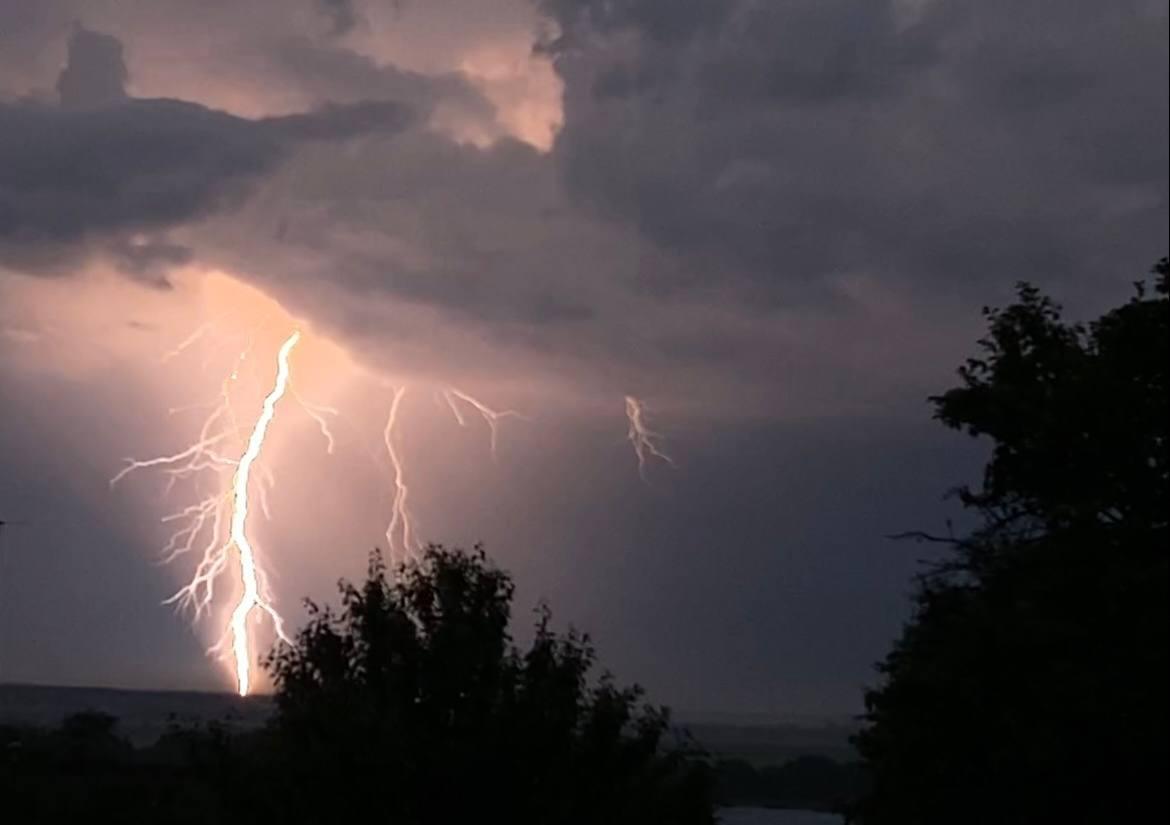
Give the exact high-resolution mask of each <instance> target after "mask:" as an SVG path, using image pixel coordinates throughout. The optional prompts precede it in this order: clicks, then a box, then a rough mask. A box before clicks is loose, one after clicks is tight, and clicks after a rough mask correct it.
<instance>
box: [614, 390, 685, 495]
mask: <svg viewBox="0 0 1170 825" xmlns="http://www.w3.org/2000/svg"><path fill="white" fill-rule="evenodd" d="M626 418H627V419H628V420H629V423H630V427H629V430H628V431H627V433H626V437H627V438H628V439H629V441H630V444H632V445H633V447H634V455H635V456H637V458H638V475H639V476H641V477H642V480H643V481H646V464H647V462H648V461H649V460H650V459H651V458H657V459H658V460H659V461H662V462H664V463H666V464H669V465H670V466H671V467H675V466H677V465H676V464H675V463H674V459H673V458H671V457H670V456H669V455H667V454H666V453H665V452H663V450H662V447H661V446H659V445H660V443H661V440H662V434H661V433H657V432H655V431H654V430H652V429H650V428H649V427H648V426H647V425H646V408H645V405H644V404H643V403H642V402H641V401H639V400H638V399H637V398H635V397H634V396H632V395H627V396H626Z"/></svg>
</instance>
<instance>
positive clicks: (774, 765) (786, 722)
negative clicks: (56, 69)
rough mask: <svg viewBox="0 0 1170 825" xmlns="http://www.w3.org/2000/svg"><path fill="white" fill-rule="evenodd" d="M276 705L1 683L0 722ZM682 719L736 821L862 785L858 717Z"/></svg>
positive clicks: (196, 717) (241, 727)
mask: <svg viewBox="0 0 1170 825" xmlns="http://www.w3.org/2000/svg"><path fill="white" fill-rule="evenodd" d="M272 710H273V705H272V700H271V698H270V697H267V696H251V697H247V698H240V697H238V696H236V695H234V694H229V693H204V692H194V691H152V690H123V689H116V688H89V687H56V686H43V685H12V684H7V685H0V728H2V727H8V728H10V729H29V728H37V729H46V730H47V729H52V728H56V727H58V726H59V725H60V724H61V722H62V720H63V719H64V718H66V717H67V716H69V715H71V714H75V713H82V712H99V713H102V714H107V715H109V716H112V717H114V718H116V719H117V729H116V730H117V735H118V736H119V737H120V738H123V739H125V740H126V741H127V742H129V743H130V744H131V745H133V746H134V747H135V748H137V749H147V748H150V747H151V746H153V745H155V743H157V742H158V740H159V738H160V737H162V736H163V735H164V734H166V733H167V732H168V731H172V730H174V729H175V728H188V729H190V728H194V729H205V728H206V727H207V726H208V725H215V726H218V727H221V728H224V729H226V730H228V731H236V732H247V731H252V730H257V729H259V728H261V727H262V726H263V725H264V723H265V722H266V721H267V719H268V718H269V716H270V715H271V713H272ZM676 721H677V723H678V726H679V727H681V728H685V729H686V730H687V731H689V733H690V735H691V736H692V737H693V738H694V739H695V740H696V741H697V742H698V744H699V745H700V746H701V747H702V748H703V750H705V751H706V752H707V753H708V754H709V755H710V758H711V762H712V764H713V765H714V766H715V767H716V772H717V776H718V796H719V801H720V802H721V803H722V804H724V805H727V806H736V807H737V809H736V810H733V811H729V812H728V813H727V815H726V817H725V821H727V822H729V823H735V824H736V825H738V823H757V822H758V823H761V825H763V824H764V823H767V824H768V825H772V823H775V825H787V823H789V822H791V823H800V824H801V825H803V823H805V822H807V823H809V824H810V825H813V823H815V825H821V823H831V822H834V821H835V820H833V819H832V818H828V819H823V818H816V817H811V818H810V817H809V816H808V815H805V819H800V818H799V815H798V814H796V813H794V814H781V813H774V814H773V813H769V812H767V811H764V810H760V809H764V808H773V809H778V808H787V809H807V810H809V811H831V810H834V809H837V808H838V807H839V806H840V805H841V804H842V803H843V802H844V801H846V800H847V799H849V798H851V797H852V796H853V795H854V794H855V793H856V791H857V788H858V787H859V784H860V775H859V771H858V769H857V766H856V758H857V757H856V753H855V751H854V750H853V748H852V746H851V745H850V743H849V737H850V735H851V734H852V733H853V731H854V725H853V723H852V720H850V719H848V718H847V717H846V718H838V719H770V718H769V719H764V718H760V717H750V716H742V715H737V714H731V713H707V714H699V713H694V714H679V715H678V717H677V718H676ZM749 809H755V810H749ZM786 816H787V817H788V818H784V817H786ZM793 817H796V818H793Z"/></svg>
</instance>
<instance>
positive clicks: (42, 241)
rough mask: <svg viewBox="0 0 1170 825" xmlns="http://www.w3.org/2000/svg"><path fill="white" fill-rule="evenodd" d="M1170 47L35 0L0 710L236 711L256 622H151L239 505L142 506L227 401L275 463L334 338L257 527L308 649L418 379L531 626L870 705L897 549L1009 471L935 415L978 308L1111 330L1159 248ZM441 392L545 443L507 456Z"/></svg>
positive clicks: (6, 376) (821, 698)
mask: <svg viewBox="0 0 1170 825" xmlns="http://www.w3.org/2000/svg"><path fill="white" fill-rule="evenodd" d="M1167 34H1168V32H1167V9H1166V4H1165V3H1164V2H1158V1H1157V0H1120V1H1119V2H1112V3H1100V2H1097V1H1096V0H1063V1H1062V2H1039V1H1037V2H1019V0H1013V2H1007V0H982V1H981V2H951V0H888V1H887V2H881V0H874V1H873V2H864V3H859V2H846V0H790V1H782V0H776V1H775V2H770V1H769V0H756V1H755V2H753V1H752V0H709V2H703V1H702V0H700V1H698V2H687V3H684V2H676V0H604V1H603V0H426V2H423V0H396V1H394V0H248V1H247V2H239V0H232V2H228V1H227V0H205V2H201V3H190V2H180V0H150V2H147V1H146V0H142V1H141V2H137V1H136V0H71V1H70V0H38V2H35V3H29V2H25V0H0V461H2V462H3V465H2V466H3V472H2V474H0V518H3V519H8V520H10V521H12V522H13V524H11V525H10V526H9V527H7V528H6V531H5V533H4V534H3V536H2V537H0V680H14V681H33V682H45V683H75V684H108V685H123V686H160V687H196V688H213V689H224V688H229V687H230V679H229V678H228V673H227V670H226V669H225V667H224V666H223V665H222V664H221V663H218V662H216V661H213V660H212V659H209V658H208V657H207V656H206V655H205V648H206V647H208V646H209V644H212V643H214V642H215V641H216V639H217V638H218V637H219V632H220V630H222V622H220V623H219V624H218V625H217V621H220V620H221V619H222V618H223V614H222V610H223V609H224V604H226V603H227V602H221V601H217V605H218V606H217V608H216V609H217V610H219V611H220V612H219V614H217V613H216V611H215V610H213V611H212V615H210V616H207V617H204V618H203V619H201V620H200V621H199V622H197V623H195V624H194V625H192V623H191V621H190V620H191V617H190V616H189V615H181V614H176V613H175V612H174V611H173V609H172V608H171V607H166V606H161V605H160V602H161V601H162V600H163V599H165V598H166V597H167V596H169V595H170V594H171V593H172V592H174V591H175V590H176V589H177V588H178V587H181V586H182V585H183V584H184V583H185V582H186V581H187V580H188V579H189V577H190V576H191V575H192V571H193V570H194V567H195V563H196V562H197V558H196V556H197V554H187V555H185V556H183V557H180V558H179V559H176V560H175V562H174V563H172V564H169V565H163V564H160V563H159V559H160V556H159V548H160V546H162V545H164V544H165V542H166V540H167V536H168V534H169V532H170V531H171V530H172V529H173V528H174V526H175V522H165V523H164V522H161V521H160V519H162V518H164V517H165V516H166V515H167V514H168V513H171V512H174V511H175V510H179V509H182V508H183V507H184V506H186V505H187V504H189V503H192V502H193V501H195V500H198V496H199V494H200V493H201V492H206V488H207V485H208V484H210V485H212V486H214V485H215V484H221V483H223V481H224V478H230V472H229V473H227V474H226V475H225V474H223V473H220V474H219V475H216V473H215V472H214V471H212V472H211V474H210V476H208V477H200V478H196V479H186V480H180V482H179V483H178V484H176V485H175V486H174V488H172V489H170V490H169V491H168V490H167V488H166V484H167V476H166V474H165V473H158V472H153V471H150V470H146V471H143V472H138V473H135V474H133V475H132V476H131V477H129V478H127V479H125V480H124V482H121V483H119V484H118V485H116V486H115V487H113V488H111V486H110V484H109V483H108V482H109V479H110V478H111V477H112V476H113V475H115V474H116V473H117V472H118V471H119V470H120V469H122V467H123V466H124V460H125V459H126V458H127V457H136V458H149V457H151V456H154V455H159V454H165V453H171V452H175V451H179V450H182V449H183V448H184V447H185V446H186V445H188V444H190V443H192V441H194V440H197V439H198V436H199V431H200V424H201V421H202V416H203V415H206V414H207V408H203V412H202V413H201V412H200V411H199V409H198V408H195V409H191V408H190V407H191V406H192V405H195V406H196V407H197V405H199V404H202V403H204V402H207V401H208V400H209V399H211V401H213V402H214V400H215V399H216V397H217V394H218V393H219V392H220V391H221V388H222V387H224V386H226V385H225V383H224V382H225V379H226V378H228V376H229V375H230V374H232V373H233V372H238V373H239V382H238V386H239V387H240V388H241V389H239V391H238V392H237V391H236V390H235V389H233V390H232V392H233V393H234V394H233V395H232V396H231V398H232V414H233V416H237V417H238V418H239V419H241V420H243V421H245V422H247V423H246V424H245V425H244V429H245V430H246V429H247V427H248V426H250V422H252V421H254V420H255V418H256V416H257V414H258V411H259V409H260V400H261V399H262V397H263V394H264V393H265V392H266V391H267V388H269V387H270V386H271V383H272V380H273V373H274V370H275V360H274V359H275V353H276V348H277V346H278V345H279V343H280V340H282V339H283V337H285V336H287V335H288V334H289V333H290V332H291V331H292V330H293V329H300V330H302V331H303V333H304V336H305V337H304V344H302V345H299V346H301V350H300V351H299V352H297V353H295V354H294V360H293V363H292V370H293V378H292V381H293V384H292V386H293V388H294V390H295V392H296V397H295V398H291V397H290V398H289V399H288V402H287V405H285V406H282V407H280V408H279V411H278V414H277V417H276V419H275V420H274V423H273V425H272V429H271V436H270V441H271V443H269V444H267V445H266V450H265V452H264V454H263V455H262V457H261V462H262V473H261V474H262V475H264V476H265V480H262V481H261V482H259V484H260V485H261V486H264V487H265V489H267V490H268V494H267V498H268V500H267V504H268V510H269V513H268V516H269V517H268V518H267V519H264V518H263V517H262V514H261V513H260V512H259V510H258V509H256V508H254V512H253V516H252V521H251V522H250V523H249V529H250V533H251V535H253V536H254V538H255V541H256V544H257V546H258V547H259V548H260V550H259V552H260V553H261V554H262V557H263V560H264V564H265V566H266V569H267V571H268V573H269V578H270V581H269V584H270V585H271V596H272V601H273V604H274V606H275V607H277V608H278V609H279V610H280V611H281V612H282V613H284V614H285V615H286V618H287V619H288V620H289V621H290V623H292V624H294V625H295V624H296V623H297V622H298V621H299V620H300V619H301V618H302V615H303V614H302V613H301V610H300V607H299V604H300V599H301V598H302V597H304V596H311V597H313V598H316V599H319V600H323V599H324V600H327V599H329V598H331V597H332V593H333V588H334V583H335V582H336V579H337V578H338V577H339V576H355V575H359V574H360V572H361V570H362V565H363V561H364V558H365V554H366V553H367V552H368V551H369V549H370V548H371V547H373V546H374V545H375V544H382V545H384V544H385V541H386V540H385V537H384V535H383V533H384V531H385V529H386V525H387V524H388V522H389V521H390V519H391V517H392V515H393V512H392V503H393V498H394V492H395V487H394V477H395V474H394V469H393V464H392V462H391V460H390V456H389V454H388V453H387V451H386V447H385V443H384V427H385V424H386V418H387V415H388V414H389V410H390V407H391V404H392V401H393V398H394V394H395V392H396V391H397V390H400V389H402V388H406V394H405V395H404V396H403V397H402V401H401V404H402V406H401V411H400V412H401V415H400V418H399V420H398V422H397V425H396V429H395V430H394V431H393V434H392V441H393V443H394V444H395V445H396V448H397V451H398V458H399V460H400V461H401V462H402V463H403V465H404V469H405V476H404V477H405V479H406V481H407V482H408V483H409V485H410V503H409V508H410V509H409V513H410V515H411V516H412V518H413V520H414V524H415V526H416V528H417V534H418V536H419V537H420V538H421V539H422V540H427V541H430V540H433V541H440V542H445V543H448V544H459V545H469V544H471V543H473V542H476V541H480V540H482V541H484V542H485V543H486V545H487V549H488V552H489V554H490V555H491V556H492V557H493V558H494V559H495V560H496V561H497V562H498V563H499V564H501V565H502V566H504V567H506V568H507V569H508V570H510V571H512V572H513V573H514V575H515V577H516V579H517V583H518V586H519V593H518V603H517V616H516V618H517V624H518V633H520V634H523V627H524V626H527V625H528V623H529V621H528V614H527V611H528V609H529V608H530V607H532V606H533V605H535V604H536V603H537V602H538V601H539V600H542V599H547V600H548V601H549V602H550V603H551V605H552V607H553V610H554V613H555V615H556V616H557V618H558V621H559V622H561V623H562V624H569V623H572V624H573V625H575V626H578V627H580V628H583V629H586V630H588V631H590V632H591V633H592V635H593V637H594V639H595V641H596V642H597V644H598V646H599V649H600V654H601V659H602V661H603V663H604V664H605V665H606V666H607V667H609V668H611V669H612V670H614V671H615V672H616V673H617V674H618V676H619V677H620V678H621V679H623V680H637V681H640V682H642V683H644V684H645V685H646V686H647V687H648V688H649V689H650V691H651V695H652V697H653V698H655V699H657V700H659V701H663V702H667V703H671V704H674V705H677V706H679V707H681V708H684V709H692V710H697V709H710V710H738V711H760V712H768V713H839V712H854V711H856V710H858V709H859V706H860V689H861V687H862V686H863V685H864V684H866V683H867V682H871V681H872V679H873V672H872V664H873V662H874V661H875V660H876V659H878V658H880V657H881V656H882V655H883V653H884V651H885V649H886V648H887V646H888V644H889V642H890V641H891V640H892V638H893V637H894V636H895V634H896V633H897V632H898V630H899V627H900V625H901V623H902V622H903V621H904V620H905V618H906V616H907V615H908V601H907V598H906V597H907V594H908V592H909V589H910V580H911V577H912V575H913V573H914V571H915V570H916V563H917V560H918V559H920V558H922V557H924V556H925V555H926V554H927V553H928V552H929V551H928V549H926V548H923V547H918V546H914V545H907V544H904V543H891V542H889V541H887V540H886V539H884V538H883V537H884V536H885V535H887V534H889V533H892V532H897V531H899V530H904V529H910V528H927V529H935V530H943V529H946V520H947V519H948V518H961V516H959V514H957V513H956V511H955V505H954V503H953V502H949V501H945V500H944V495H945V494H946V492H947V491H948V490H949V489H951V488H953V487H955V486H956V485H958V484H961V483H964V482H973V481H975V480H976V479H977V478H978V472H979V467H980V462H981V459H982V455H983V453H982V448H981V446H980V445H979V444H978V443H975V442H971V441H969V440H968V439H966V438H965V437H964V436H961V435H958V434H955V433H949V432H946V431H944V430H942V428H941V427H940V426H939V425H938V424H936V423H934V422H932V421H931V420H930V407H929V405H928V404H927V403H926V397H927V396H928V395H930V394H932V393H934V392H938V391H941V390H944V389H946V388H947V387H948V386H950V385H951V384H952V383H953V382H954V380H955V378H954V369H955V367H956V366H957V365H958V364H959V363H960V362H961V361H962V359H963V358H964V357H966V356H967V355H969V354H972V353H973V351H974V342H975V340H976V339H977V338H978V337H979V335H980V333H981V319H980V315H979V311H980V308H981V307H982V306H984V305H988V304H991V305H995V304H1002V303H1004V302H1006V301H1008V300H1010V296H1011V294H1012V288H1013V284H1014V283H1015V282H1017V281H1019V280H1030V281H1033V282H1035V283H1037V284H1039V285H1041V286H1042V287H1043V288H1045V289H1046V290H1048V291H1050V292H1052V293H1053V294H1054V295H1055V296H1056V297H1057V298H1058V299H1061V300H1063V301H1064V303H1065V304H1066V305H1067V306H1068V307H1069V308H1070V311H1072V312H1073V313H1074V314H1076V315H1078V316H1082V317H1088V316H1091V315H1092V314H1093V313H1095V312H1099V311H1100V310H1101V309H1103V308H1105V307H1107V306H1109V305H1111V304H1113V303H1116V302H1118V301H1120V300H1123V299H1124V298H1125V297H1127V296H1128V294H1129V293H1128V290H1129V289H1130V286H1129V285H1130V284H1131V282H1132V281H1134V280H1135V279H1137V278H1140V277H1141V276H1142V275H1143V274H1144V273H1145V272H1146V271H1147V270H1148V268H1149V267H1150V265H1151V264H1152V263H1153V262H1154V261H1155V260H1156V259H1158V258H1159V257H1161V256H1162V255H1164V254H1165V253H1166V249H1167V243H1168V239H1167V219H1168V215H1167V178H1168V160H1167V146H1168V143H1170V140H1168V134H1167V120H1168V113H1167V96H1168V90H1167ZM197 331H201V332H202V334H201V335H200V336H198V337H197V338H194V339H192V338H190V336H191V335H192V333H195V332H197ZM185 343H186V344H188V345H186V346H184V344H185ZM241 352H246V358H245V359H243V360H241V358H240V353H241ZM245 366H246V369H245ZM234 386H237V384H233V387H234ZM452 387H455V388H458V389H460V390H461V391H463V392H466V393H468V394H469V395H473V396H474V397H475V398H477V399H479V400H480V401H482V402H483V403H485V404H487V405H488V406H489V407H491V408H492V409H495V410H505V409H511V410H515V411H517V412H518V413H520V414H521V415H518V416H512V417H507V418H504V419H501V420H500V421H499V422H498V426H499V431H498V434H497V436H498V437H497V444H496V451H495V453H496V454H495V456H494V457H493V455H492V451H491V449H490V437H489V436H490V432H489V427H488V425H487V422H486V421H485V420H483V419H482V418H481V417H479V416H478V415H477V414H476V412H475V410H474V408H472V407H471V406H470V405H469V404H467V403H466V402H458V403H459V404H462V407H461V408H460V409H461V410H462V415H463V417H464V419H465V420H464V424H465V426H460V422H459V421H458V419H457V416H456V415H455V414H453V412H452V410H451V409H450V408H449V407H448V406H447V404H446V400H447V397H446V396H444V395H443V392H444V390H448V389H449V388H452ZM627 395H629V396H633V397H636V398H638V399H640V400H641V402H642V403H643V404H644V405H645V410H646V412H645V415H646V419H645V420H646V421H647V422H648V423H649V425H650V426H651V427H652V428H653V429H654V430H656V431H657V432H659V433H660V434H661V436H662V440H661V441H659V442H658V443H659V446H660V448H661V449H662V450H663V451H664V452H665V453H666V454H668V455H669V456H670V457H671V458H672V459H673V461H674V465H673V466H671V465H669V464H667V463H666V462H663V461H660V460H656V459H655V458H654V457H653V456H651V457H650V460H649V462H648V463H647V466H646V467H645V470H644V473H643V474H639V468H638V463H637V461H636V459H635V454H634V451H633V449H632V445H631V444H630V443H629V442H628V441H626V440H625V436H626V432H627V418H626V412H625V406H624V404H625V402H624V397H625V396H627ZM283 403H284V402H282V404H283ZM298 407H299V409H298ZM324 408H330V409H331V410H333V409H335V410H336V414H334V413H333V412H324V413H323V412H321V411H322V410H323V409H324ZM314 410H316V411H317V414H318V415H325V416H326V418H327V419H328V420H329V421H330V422H331V423H332V427H333V434H334V436H335V440H336V444H335V449H334V450H333V452H332V453H329V452H326V449H325V448H326V443H325V439H324V438H323V437H322V434H321V433H320V432H319V431H318V430H317V428H316V424H315V422H314V419H313V417H312V415H310V413H311V412H313V411H314ZM237 423H238V422H237ZM245 435H246V433H245ZM244 440H246V439H244ZM237 446H238V445H237ZM225 449H228V448H227V447H226V445H225ZM232 449H235V448H234V447H233V448H232ZM228 452H230V449H229V450H228ZM268 480H270V481H271V484H270V485H268V484H266V483H265V481H268ZM400 540H401V535H400ZM225 575H227V576H228V578H227V579H225V580H224V583H223V585H222V590H221V591H220V593H221V596H222V598H223V599H226V600H228V601H230V598H231V596H232V587H233V582H234V580H232V579H231V578H230V576H231V571H228V573H227V574H225ZM219 598H220V597H217V599H219ZM256 634H257V636H256V640H257V644H261V643H266V642H265V641H264V640H265V637H264V633H263V631H262V630H261V629H260V628H259V627H258V628H257V630H256Z"/></svg>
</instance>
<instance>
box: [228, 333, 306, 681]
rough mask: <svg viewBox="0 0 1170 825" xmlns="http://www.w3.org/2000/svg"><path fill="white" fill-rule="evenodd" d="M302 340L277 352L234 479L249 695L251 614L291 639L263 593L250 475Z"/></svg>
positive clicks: (235, 634)
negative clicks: (251, 522) (257, 612)
mask: <svg viewBox="0 0 1170 825" xmlns="http://www.w3.org/2000/svg"><path fill="white" fill-rule="evenodd" d="M299 340H301V334H300V332H293V334H292V335H290V336H289V337H288V338H287V339H286V340H285V342H284V343H283V344H281V346H280V351H279V352H278V353H277V356H276V365H277V366H276V382H275V383H274V384H273V387H272V391H271V392H269V393H268V396H267V397H266V398H265V399H264V406H263V408H262V409H261V411H260V417H259V418H257V419H256V425H255V426H254V427H253V428H252V435H251V437H249V439H248V447H247V449H246V450H244V455H243V456H242V457H241V458H240V463H239V466H238V467H237V468H236V474H235V477H234V479H233V480H232V530H231V542H232V544H234V545H235V547H236V550H237V551H238V552H239V559H240V577H241V578H242V579H243V582H244V592H243V595H241V596H240V601H239V604H237V605H236V609H235V610H234V611H233V612H232V622H231V628H232V650H233V652H234V653H235V657H236V682H237V685H238V686H239V690H240V695H241V696H247V695H248V688H249V672H248V671H249V666H250V661H251V658H250V655H249V650H248V615H249V614H250V613H251V612H252V611H253V610H254V609H255V608H257V607H258V608H260V609H261V610H263V611H264V612H265V613H267V614H268V617H269V618H270V619H272V623H273V625H274V626H275V628H276V632H277V635H279V636H280V638H281V639H284V640H285V641H287V640H288V637H287V636H285V634H284V621H283V620H282V619H281V618H280V614H279V613H277V612H276V611H275V610H274V609H273V607H272V605H271V604H269V603H268V601H267V599H265V598H263V597H262V595H261V593H260V583H259V576H258V575H257V570H256V554H255V552H254V551H253V550H252V543H251V542H249V541H248V532H247V526H248V479H249V477H250V476H251V473H252V465H253V464H254V463H255V462H256V458H257V457H258V456H259V455H260V449H261V448H262V447H263V446H264V436H265V435H267V433H268V425H269V424H271V423H272V419H273V417H274V416H275V415H276V404H277V402H278V401H280V399H281V397H282V396H283V395H284V391H285V389H286V388H287V387H288V373H289V366H288V356H289V354H290V353H291V352H292V351H293V347H295V346H296V345H297V342H298V341H299Z"/></svg>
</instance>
